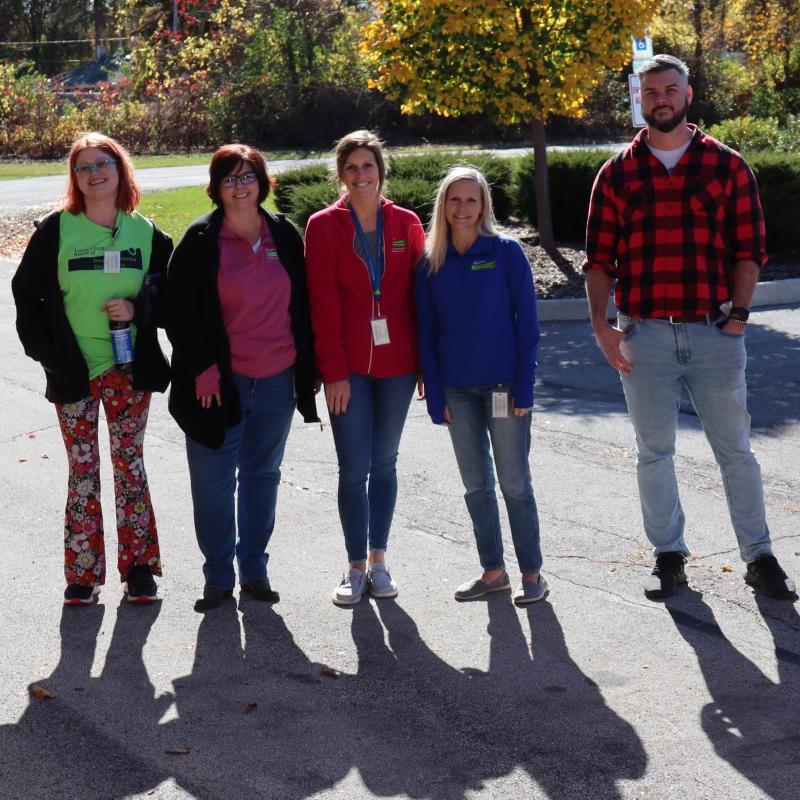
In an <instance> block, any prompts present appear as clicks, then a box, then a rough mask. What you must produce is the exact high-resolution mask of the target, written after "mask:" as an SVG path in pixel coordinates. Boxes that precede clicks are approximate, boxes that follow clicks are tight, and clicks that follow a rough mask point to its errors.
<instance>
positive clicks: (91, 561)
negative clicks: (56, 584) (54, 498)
mask: <svg viewBox="0 0 800 800" xmlns="http://www.w3.org/2000/svg"><path fill="white" fill-rule="evenodd" d="M89 389H90V396H89V397H86V398H84V399H83V400H79V401H78V402H76V403H57V404H56V412H57V413H58V422H59V425H60V426H61V435H62V437H63V439H64V446H65V447H66V449H67V461H68V462H69V482H68V484H67V509H66V515H65V519H64V551H65V552H64V556H65V558H64V574H65V576H66V579H67V584H75V583H77V584H82V585H86V586H94V585H96V584H97V585H102V584H104V583H105V577H106V557H105V545H104V539H103V512H102V509H101V507H100V452H99V449H98V444H97V437H98V415H99V411H100V403H101V402H102V404H103V408H104V409H105V414H106V420H107V422H108V433H109V439H110V441H111V463H112V465H113V469H114V494H115V496H116V505H117V536H118V542H119V544H118V556H117V566H118V568H119V573H120V576H121V580H122V581H125V580H127V577H128V572H129V570H130V568H131V567H132V566H133V565H134V564H143V565H147V566H148V567H150V570H151V571H152V573H153V574H154V575H161V558H160V553H159V549H158V534H157V533H156V520H155V516H154V514H153V506H152V504H151V502H150V491H149V489H148V488H147V475H146V474H145V471H144V462H143V461H142V448H143V443H144V430H145V427H146V425H147V414H148V411H149V408H150V394H149V393H147V392H138V391H136V390H134V388H133V379H132V376H131V370H130V368H129V367H121V368H120V367H114V368H112V369H110V370H108V371H106V372H104V373H103V374H102V375H98V376H97V377H96V378H94V379H93V380H92V381H90V383H89Z"/></svg>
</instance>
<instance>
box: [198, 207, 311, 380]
mask: <svg viewBox="0 0 800 800" xmlns="http://www.w3.org/2000/svg"><path fill="white" fill-rule="evenodd" d="M217 288H218V291H219V299H220V304H221V306H222V318H223V320H224V322H225V331H226V332H227V334H228V342H229V344H230V348H231V367H232V369H233V371H234V372H235V373H236V374H237V375H244V376H245V377H247V378H268V377H270V376H272V375H277V374H278V373H279V372H283V370H285V369H288V368H289V367H291V366H292V365H293V364H294V362H295V360H296V358H297V350H296V349H295V344H294V337H293V336H292V328H291V319H290V317H289V300H290V298H291V291H292V285H291V281H290V279H289V275H288V273H287V272H286V270H285V269H284V268H283V264H281V261H280V259H279V258H278V251H277V249H276V247H275V243H274V242H273V241H272V236H271V235H270V232H269V226H268V225H267V221H266V220H264V219H262V222H261V241H260V242H259V245H258V247H257V248H256V250H255V252H254V251H253V247H252V245H251V244H250V243H249V242H247V241H246V240H245V239H243V238H242V237H241V236H239V235H238V234H237V233H236V232H235V231H234V230H233V229H232V228H231V227H229V226H228V225H227V223H225V222H223V223H222V229H221V231H220V235H219V273H218V275H217ZM196 384H197V392H198V394H213V393H214V392H218V391H219V368H218V365H217V364H214V365H212V366H211V367H209V368H208V369H207V370H205V371H204V372H202V373H201V374H200V375H198V376H197V381H196Z"/></svg>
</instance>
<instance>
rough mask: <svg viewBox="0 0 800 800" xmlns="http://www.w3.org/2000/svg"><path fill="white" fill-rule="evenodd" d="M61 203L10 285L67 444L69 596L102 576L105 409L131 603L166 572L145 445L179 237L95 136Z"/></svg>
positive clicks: (114, 145) (149, 594)
mask: <svg viewBox="0 0 800 800" xmlns="http://www.w3.org/2000/svg"><path fill="white" fill-rule="evenodd" d="M68 163H69V176H68V183H67V191H66V195H65V198H64V200H63V202H62V205H61V209H60V210H58V211H54V212H53V213H51V214H48V215H47V216H46V217H44V219H42V220H41V221H39V222H38V223H37V230H36V232H35V233H34V234H33V236H32V237H31V240H30V242H29V243H28V246H27V248H26V250H25V254H24V255H23V257H22V261H21V262H20V265H19V268H18V269H17V272H16V274H15V275H14V279H13V281H12V289H13V292H14V300H15V302H16V306H17V331H18V332H19V337H20V340H21V341H22V344H23V347H24V348H25V352H26V353H27V354H28V355H29V356H30V357H31V358H33V359H35V360H36V361H39V362H40V363H41V365H42V366H43V367H44V371H45V376H46V380H47V388H46V391H45V397H46V398H47V399H48V400H49V401H50V402H51V403H54V404H55V407H56V414H57V415H58V422H59V425H60V427H61V435H62V436H63V439H64V445H65V447H66V450H67V462H68V464H69V480H68V484H67V507H66V516H65V526H64V545H65V566H64V572H65V576H66V580H67V588H66V590H65V592H64V603H65V604H68V605H80V604H88V603H91V602H92V601H93V599H94V597H95V595H96V594H97V593H98V591H99V590H100V587H101V586H102V585H103V584H104V583H105V578H106V556H105V546H104V537H103V516H102V511H101V507H100V454H99V451H98V444H97V439H98V411H99V407H100V404H101V403H102V405H103V408H104V410H105V415H106V421H107V423H108V431H109V438H110V442H111V463H112V467H113V473H114V492H115V495H116V510H117V514H116V517H117V519H116V521H117V534H118V540H119V545H118V549H117V566H118V569H119V574H120V577H121V580H122V581H123V582H124V583H125V591H126V593H127V596H128V600H129V601H131V602H147V601H152V600H154V599H155V598H156V592H157V587H156V583H155V580H154V579H153V576H154V575H161V558H160V553H159V546H158V535H157V532H156V520H155V516H154V514H153V507H152V504H151V502H150V492H149V490H148V486H147V476H146V474H145V471H144V464H143V462H142V448H143V441H144V432H145V426H146V424H147V415H148V409H149V406H150V394H151V392H153V391H160V392H163V391H164V390H165V389H166V388H167V385H168V384H169V366H168V364H167V362H166V359H165V358H164V355H163V353H162V352H161V348H160V347H159V344H158V339H157V335H156V322H157V318H158V316H159V314H158V308H157V305H158V283H159V279H160V277H161V276H162V274H163V273H164V272H165V271H166V265H167V260H168V259H169V255H170V252H171V251H172V241H171V240H170V238H169V237H168V236H167V235H166V234H164V233H162V232H161V231H160V230H159V229H158V228H157V227H156V226H155V225H154V224H153V223H152V222H151V221H150V220H148V219H145V218H144V217H143V216H142V215H141V214H139V213H138V212H137V211H136V206H137V204H138V202H139V197H140V192H139V189H138V187H137V185H136V182H135V180H134V176H133V166H132V164H131V161H130V157H129V156H128V154H127V152H126V151H125V150H124V149H123V147H122V146H121V145H120V144H119V142H116V141H115V140H114V139H110V138H109V137H107V136H103V135H102V134H100V133H88V134H86V135H84V136H81V137H80V138H79V139H78V140H77V141H76V142H75V143H74V144H73V145H72V149H71V150H70V153H69V159H68ZM112 338H113V342H112Z"/></svg>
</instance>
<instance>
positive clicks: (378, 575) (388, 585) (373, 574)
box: [367, 561, 397, 597]
mask: <svg viewBox="0 0 800 800" xmlns="http://www.w3.org/2000/svg"><path fill="white" fill-rule="evenodd" d="M367 580H368V581H369V593H370V594H371V595H372V596H373V597H397V584H396V583H395V582H394V581H393V580H392V576H391V575H390V574H389V570H388V569H387V567H386V564H384V562H383V561H376V562H375V563H374V564H370V565H369V567H368V569H367Z"/></svg>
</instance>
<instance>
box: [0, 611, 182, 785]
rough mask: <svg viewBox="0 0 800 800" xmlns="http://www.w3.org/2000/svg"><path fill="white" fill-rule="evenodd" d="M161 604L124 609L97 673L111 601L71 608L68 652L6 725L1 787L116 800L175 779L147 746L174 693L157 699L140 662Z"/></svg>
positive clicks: (63, 629) (64, 642) (66, 626)
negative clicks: (38, 693)
mask: <svg viewBox="0 0 800 800" xmlns="http://www.w3.org/2000/svg"><path fill="white" fill-rule="evenodd" d="M160 606H161V604H160V603H154V604H152V605H147V606H140V607H137V608H133V607H132V606H131V604H129V603H127V602H126V601H125V600H124V599H123V600H122V601H121V602H120V606H119V608H118V609H117V616H116V620H115V623H114V631H113V634H112V639H111V643H110V645H109V651H108V654H107V655H106V659H105V666H104V668H103V671H102V672H101V674H100V675H99V676H98V677H92V675H91V670H92V664H93V662H94V658H95V652H96V646H97V641H98V636H99V634H100V628H101V625H102V622H103V615H104V613H105V606H103V605H100V604H95V605H92V606H88V607H81V608H74V607H69V606H64V609H63V611H62V614H61V622H60V627H59V630H60V635H61V654H60V657H59V661H58V664H57V666H56V668H55V669H54V671H53V672H52V674H51V675H50V676H49V677H47V678H44V679H42V680H40V681H37V685H38V686H40V687H42V688H44V689H46V690H47V691H48V692H50V693H52V694H53V695H55V697H53V698H52V699H49V700H48V699H37V698H36V697H33V696H31V699H30V702H29V705H28V708H27V709H26V710H25V712H24V713H23V715H22V716H21V717H20V719H19V721H18V722H17V723H16V724H13V725H4V726H2V728H0V767H2V769H0V773H2V775H3V779H2V788H0V794H2V796H3V797H19V798H23V797H24V798H25V799H26V800H38V799H39V798H42V800H44V799H45V798H46V799H47V800H52V798H53V797H64V798H69V797H75V798H82V800H92V798H97V800H101V799H102V800H111V798H122V797H129V796H130V795H132V794H137V793H139V792H145V791H148V790H150V789H152V788H153V787H154V786H156V785H158V784H159V783H160V782H161V781H162V780H164V778H165V777H167V776H166V775H165V774H164V773H163V772H162V771H161V770H160V769H159V768H158V767H157V766H156V765H154V764H153V759H152V758H151V754H150V753H149V752H148V750H149V749H150V746H151V745H152V743H153V733H154V731H155V730H156V728H157V725H158V721H159V719H160V717H161V716H162V714H163V713H164V711H165V710H166V709H167V707H168V706H169V704H170V702H171V698H170V697H169V696H167V697H159V698H156V697H154V689H153V685H152V683H151V682H150V679H149V678H148V675H147V671H146V669H145V666H144V663H143V660H142V651H143V648H144V645H145V642H146V641H147V637H148V635H149V632H150V629H151V627H152V625H153V623H154V622H155V620H156V618H157V617H158V614H159V611H160Z"/></svg>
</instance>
